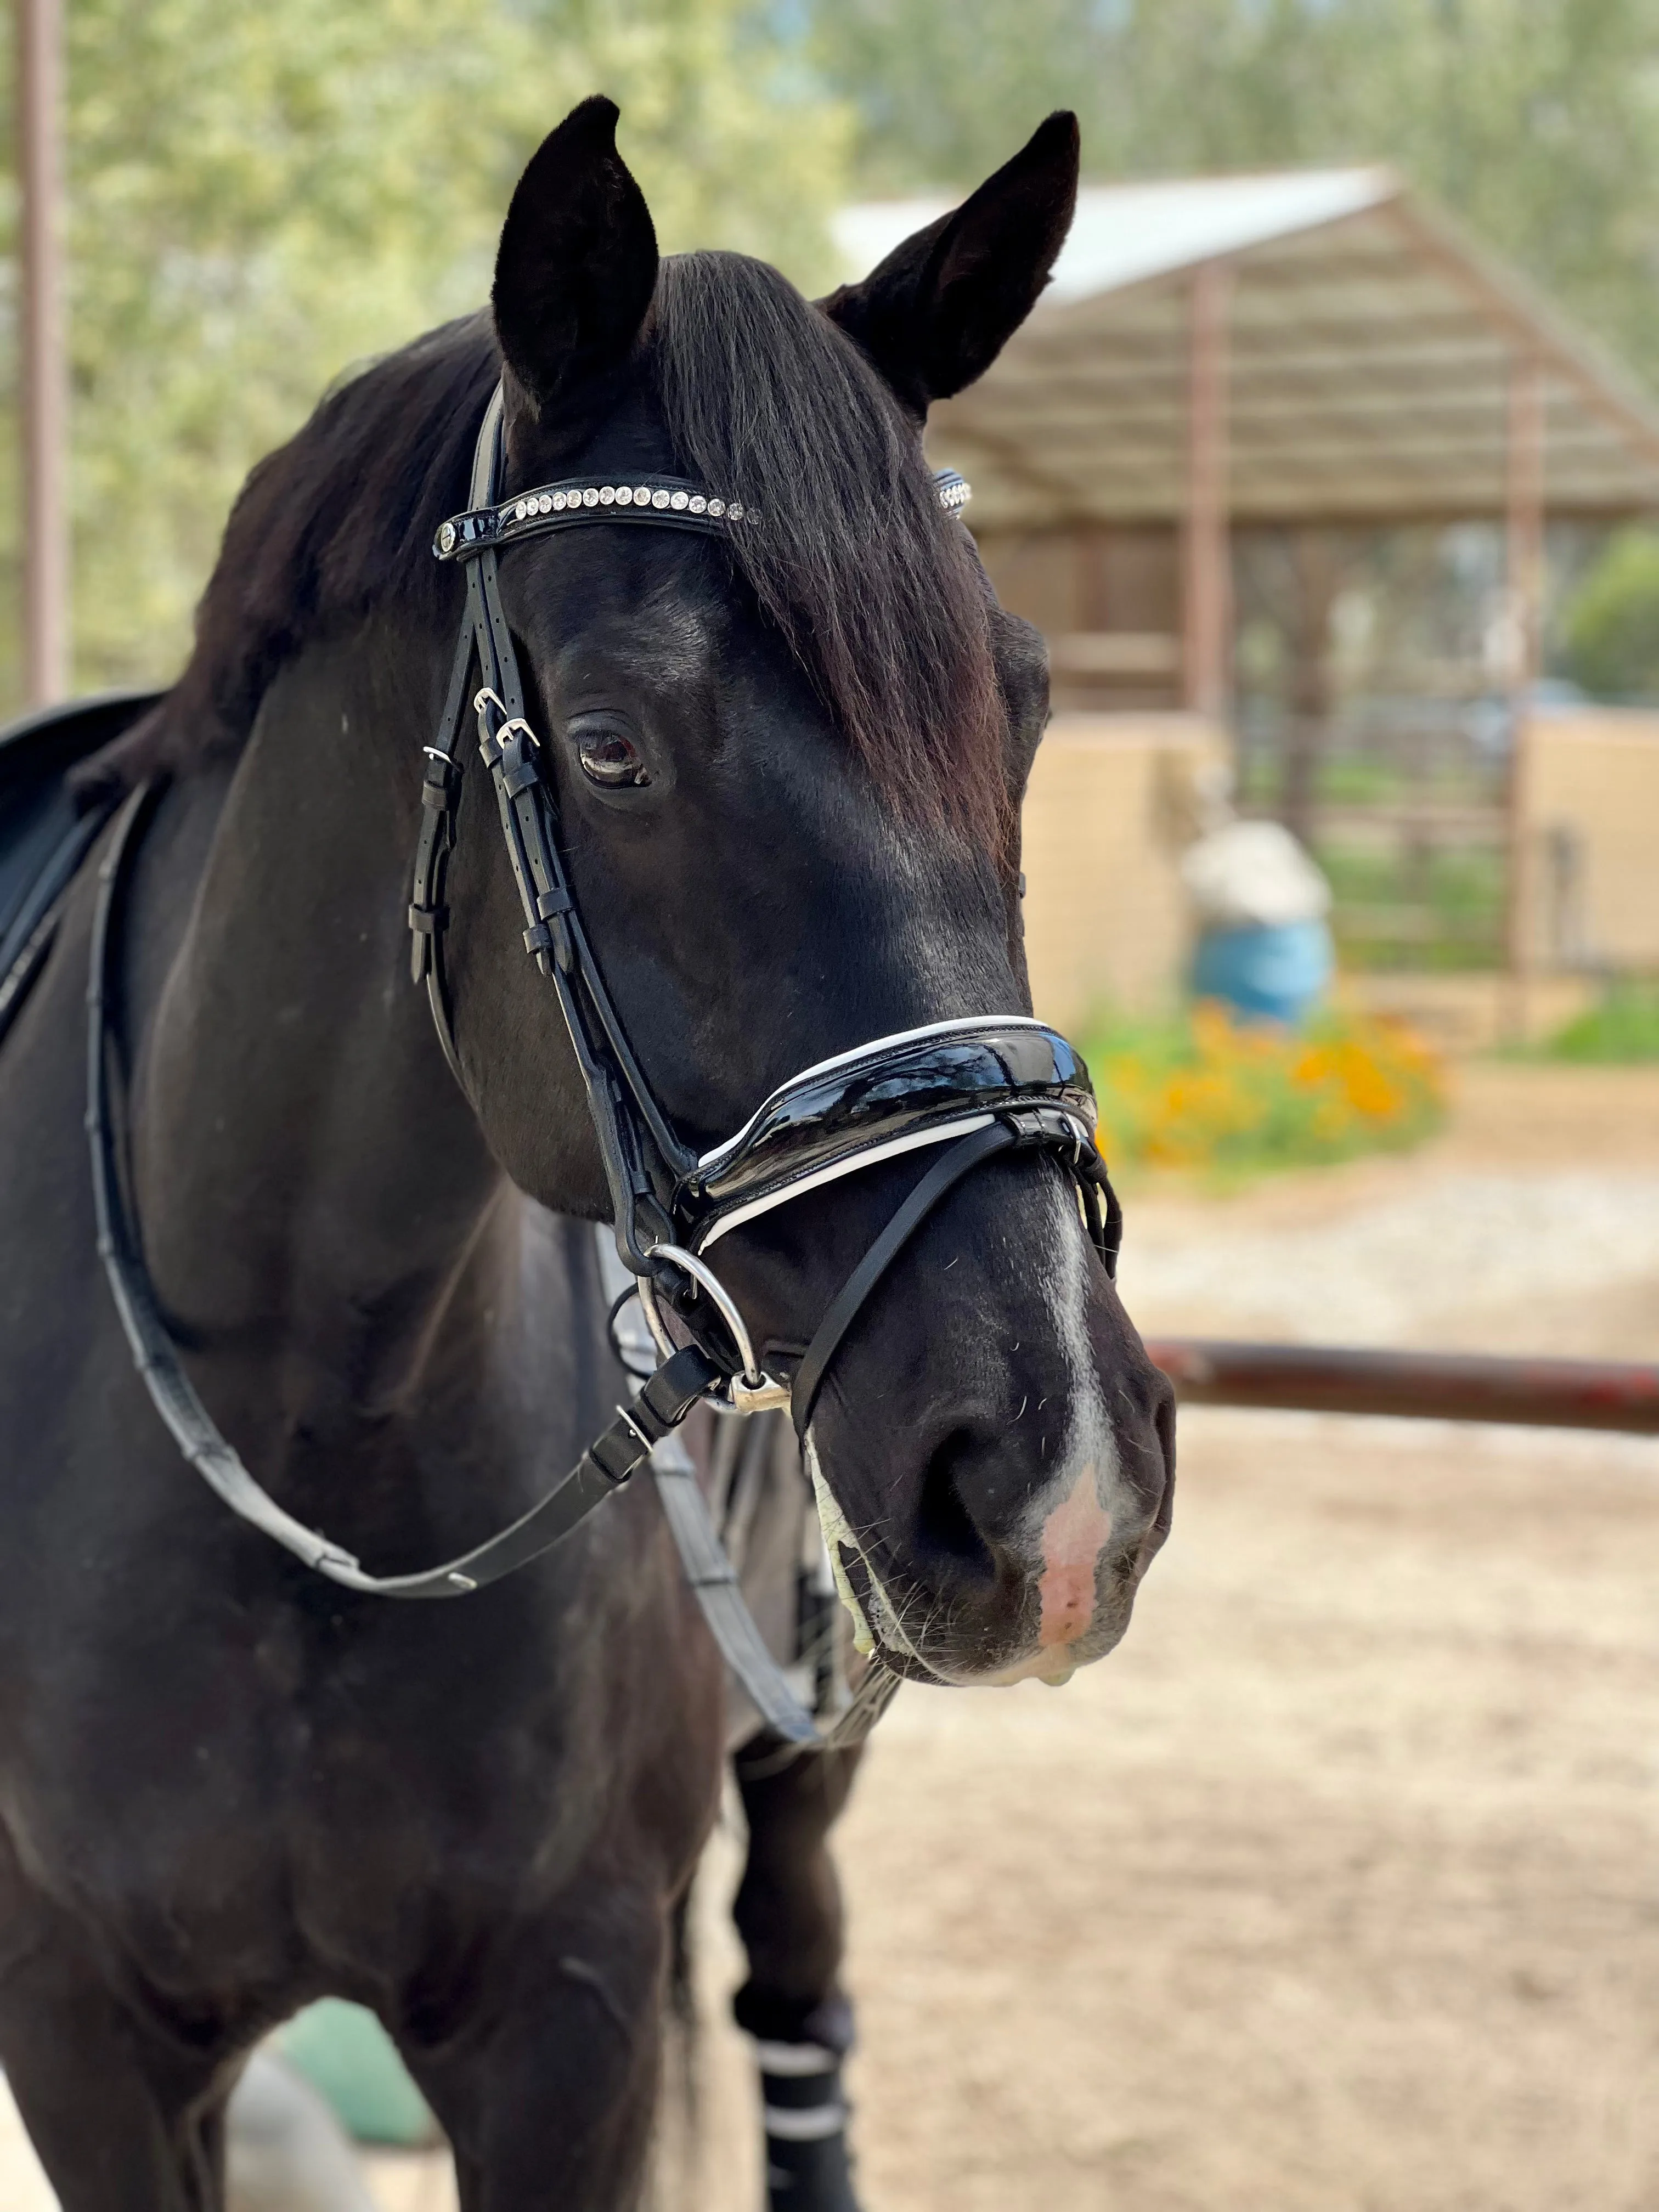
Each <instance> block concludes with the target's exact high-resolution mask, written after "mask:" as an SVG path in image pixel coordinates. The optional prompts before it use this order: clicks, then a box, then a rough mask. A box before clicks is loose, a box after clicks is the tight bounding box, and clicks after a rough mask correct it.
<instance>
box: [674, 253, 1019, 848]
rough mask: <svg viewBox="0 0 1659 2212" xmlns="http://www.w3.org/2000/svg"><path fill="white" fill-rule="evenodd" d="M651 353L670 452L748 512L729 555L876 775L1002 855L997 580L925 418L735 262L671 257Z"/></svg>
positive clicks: (781, 285) (817, 320) (835, 336)
mask: <svg viewBox="0 0 1659 2212" xmlns="http://www.w3.org/2000/svg"><path fill="white" fill-rule="evenodd" d="M650 345H651V351H652V356H653V368H654V371H655V379H656V383H657V387H658V392H659V398H660V401H661V404H662V406H663V408H664V409H665V412H666V415H667V417H668V425H669V431H670V435H671V438H672V440H673V441H674V444H675V447H676V448H677V449H678V453H679V454H680V455H681V457H682V459H683V460H684V465H686V467H687V469H688V470H689V471H690V474H692V475H693V476H695V477H697V478H698V480H699V481H700V482H702V483H706V484H708V487H709V489H711V490H714V491H718V492H720V494H722V495H724V496H725V497H726V498H737V499H738V500H740V501H742V502H743V505H744V507H745V508H746V509H747V510H749V518H750V519H749V520H746V521H745V522H744V526H743V527H742V528H741V530H738V531H734V532H732V535H731V542H732V554H733V558H734V560H735V561H736V563H737V565H738V568H739V570H740V571H741V573H742V574H744V577H745V578H746V580H747V581H748V583H749V585H750V588H751V589H752V590H753V592H754V593H755V596H756V598H757V600H758V601H759V603H760V605H761V606H762V608H763V611H765V613H766V615H767V616H768V617H769V619H770V620H771V621H772V622H773V623H775V625H776V626H777V628H778V629H780V630H781V632H782V633H783V635H784V636H785V637H786V638H787V640H788V642H789V644H790V646H791V647H792V649H793V652H794V653H795V655H796V657H797V659H799V661H800V662H801V664H802V665H803V666H804V667H805V670H806V671H807V673H808V675H809V676H810V677H811V680H812V682H813V684H814V686H815V688H816V690H817V693H818V695H819V696H820V698H821V699H822V700H823V702H824V704H825V706H826V707H827V708H829V712H830V713H831V714H832V715H833V716H834V717H835V719H836V722H837V723H838V725H839V726H840V727H841V729H842V732H843V733H844V734H845V736H846V738H847V740H848V744H850V745H851V746H852V748H853V750H854V752H855V753H856V755H857V756H858V757H859V758H860V760H861V761H862V762H863V763H864V764H865V765H866V768H867V769H868V770H869V773H870V775H871V776H872V780H873V781H875V782H876V784H877V785H878V787H879V788H881V789H882V790H883V791H884V793H887V794H888V795H889V796H890V797H891V798H892V799H894V800H895V801H896V802H897V803H898V804H899V805H901V806H902V808H903V810H904V811H906V812H907V813H908V815H910V816H911V817H913V818H918V817H919V818H920V819H921V820H923V821H928V820H932V821H933V822H934V823H951V824H953V825H954V826H955V827H957V829H960V830H963V831H965V832H966V833H968V834H969V836H971V837H972V838H973V839H974V841H975V842H976V843H981V844H985V845H990V846H1000V844H1001V843H1002V842H1003V838H1004V835H1005V832H1006V823H1005V822H1004V820H1003V815H1004V811H1005V810H1006V805H1007V797H1006V793H1007V783H1006V775H1005V774H1004V770H1003V765H1002V757H1001V752H1002V738H1003V711H1002V708H1001V704H1000V696H999V693H998V689H997V680H996V672H995V667H994V662H993V659H992V655H991V647H990V631H989V620H988V615H987V600H986V592H985V587H984V584H983V580H982V578H981V574H980V572H979V568H978V565H977V563H976V562H975V559H974V556H973V551H972V547H971V544H970V541H969V538H968V537H967V534H966V532H964V531H963V528H962V526H961V524H960V523H959V522H957V520H954V518H952V517H951V516H950V515H948V514H946V513H945V512H944V511H943V509H942V508H941V507H940V506H939V498H938V495H937V493H936V491H935V489H934V486H933V479H932V477H931V475H930V474H929V471H928V469H927V463H926V461H925V459H923V456H922V451H921V439H920V437H919V435H917V431H916V428H915V423H914V422H912V421H911V419H910V418H909V417H908V416H907V415H906V414H905V413H904V411H903V410H902V408H901V407H900V405H899V404H898V402H897V400H896V398H894V397H893V395H892V393H891V392H890V391H889V390H888V388H887V386H886V385H885V384H884V382H883V381H882V380H881V378H880V377H879V375H878V374H877V372H876V370H875V369H874V368H872V366H871V364H870V362H868V360H867V359H866V356H864V354H863V353H862V352H861V351H860V349H859V348H858V347H857V346H856V345H855V344H854V343H853V341H852V340H851V339H850V338H848V337H846V336H845V335H844V334H843V333H842V331H840V330H839V329H837V328H836V325H835V324H833V323H832V322H831V321H830V320H829V318H828V317H827V316H826V315H823V314H822V313H819V312H818V310H817V308H815V307H811V305H809V303H808V302H807V301H805V299H803V298H802V296H801V295H800V294H799V292H797V291H796V290H795V289H794V287H793V285H792V284H790V283H788V281H787V279H786V278H785V277H783V276H780V275H779V273H778V271H777V270H775V269H773V268H770V267H769V266H768V264H766V263H764V262H761V261H753V260H750V259H749V258H747V257H745V256H744V255H741V254H735V253H688V254H679V255H676V256H674V257H672V258H670V259H668V260H665V262H664V263H663V264H662V267H661V270H660V271H659V276H658V281H657V293H656V299H655V301H654V312H653V318H652V321H651V325H650Z"/></svg>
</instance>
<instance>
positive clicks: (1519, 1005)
mask: <svg viewBox="0 0 1659 2212" xmlns="http://www.w3.org/2000/svg"><path fill="white" fill-rule="evenodd" d="M1507 432H1508V435H1507V439H1506V451H1505V456H1504V584H1505V591H1506V595H1507V598H1508V601H1509V610H1508V611H1509V623H1508V628H1509V633H1510V671H1509V677H1510V760H1509V776H1508V783H1507V787H1506V789H1505V793H1504V814H1505V835H1504V858H1505V870H1504V876H1505V882H1504V950H1505V953H1506V956H1507V961H1508V967H1509V979H1510V989H1509V1005H1508V1007H1507V1009H1506V1014H1505V1024H1504V1026H1505V1028H1506V1029H1507V1030H1508V1031H1509V1033H1510V1039H1511V1041H1512V1042H1516V1043H1520V1042H1524V1041H1525V1037H1526V1031H1527V977H1528V969H1529V967H1530V965H1531V959H1532V944H1531V936H1532V909H1531V892H1532V886H1531V882H1530V867H1529V860H1530V854H1529V836H1528V822H1527V799H1528V791H1527V752H1528V742H1527V740H1528V719H1529V716H1530V712H1531V695H1532V688H1533V685H1534V684H1535V683H1536V682H1537V681H1538V673H1539V668H1540V665H1541V658H1542V640H1543V629H1544V379H1543V374H1542V371H1541V368H1540V365H1539V363H1538V362H1537V360H1536V359H1535V358H1534V356H1531V355H1524V354H1523V355H1521V356H1517V358H1516V361H1515V362H1514V363H1513V365H1512V366H1511V368H1510V388H1509V419H1508V424H1507Z"/></svg>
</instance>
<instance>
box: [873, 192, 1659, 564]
mask: <svg viewBox="0 0 1659 2212" xmlns="http://www.w3.org/2000/svg"><path fill="white" fill-rule="evenodd" d="M951 204H952V202H951V199H950V198H949V197H931V198H922V199H911V200H890V201H881V202H876V203H871V204H866V205H863V206H858V207H851V208H848V209H845V210H842V214H841V215H840V216H839V217H838V218H837V219H836V244H837V246H838V249H839V251H840V252H841V255H842V259H843V261H844V263H845V264H846V267H847V270H848V274H849V275H858V274H862V273H863V272H864V271H866V270H868V269H870V268H871V267H872V266H873V264H875V263H876V262H877V261H878V260H879V259H880V258H882V256H883V255H884V253H886V252H889V251H890V248H891V247H892V246H896V244H897V243H898V242H899V240H901V239H902V238H904V237H906V236H907V235H908V234H909V233H910V232H911V231H913V230H915V229H917V228H920V227H921V225H923V224H924V223H927V222H932V221H933V219H934V218H935V217H936V216H939V215H940V214H942V213H943V212H944V211H945V209H946V208H948V207H949V206H951ZM1217 264H1219V265H1221V266H1222V267H1224V268H1225V270H1227V271H1228V272H1229V275H1228V291H1227V326H1228V327H1227V337H1226V356H1227V371H1226V393H1227V439H1228V445H1229V467H1228V493H1227V504H1228V507H1229V508H1230V510H1231V515H1232V517H1233V519H1234V520H1236V521H1238V522H1250V521H1278V520H1282V521H1291V520H1294V521H1316V520H1352V521H1389V520H1419V519H1421V520H1432V519H1454V518H1463V517H1473V516H1480V515H1487V514H1493V513H1501V512H1502V511H1503V509H1504V501H1505V456H1506V448H1507V444H1508V427H1509V422H1508V417H1509V404H1510V389H1511V377H1512V371H1513V369H1514V368H1515V367H1516V364H1517V363H1518V362H1533V363H1535V364H1536V366H1537V368H1538V370H1539V372H1540V374H1541V379H1542V391H1543V399H1544V428H1545V441H1544V455H1543V466H1544V478H1543V486H1542V489H1543V494H1544V504H1545V506H1546V507H1547V509H1548V510H1549V511H1550V512H1552V513H1601V514H1614V513H1632V512H1638V511H1641V510H1643V509H1646V508H1659V406H1656V404H1655V403H1654V402H1653V401H1652V400H1650V398H1647V397H1646V396H1645V394H1644V393H1643V392H1642V391H1641V390H1640V388H1639V387H1638V386H1637V385H1636V383H1635V382H1634V380H1632V378H1631V377H1630V376H1629V375H1628V374H1626V372H1624V371H1623V370H1621V369H1620V368H1619V366H1618V365H1617V364H1616V363H1615V362H1613V361H1612V360H1611V359H1610V358H1609V357H1608V356H1607V355H1606V354H1605V353H1604V352H1603V351H1602V350H1601V348H1600V347H1599V346H1598V345H1596V343H1595V342H1594V341H1593V340H1591V339H1590V338H1589V337H1586V336H1585V335H1584V334H1583V332H1582V331H1578V330H1577V329H1576V328H1574V327H1573V325H1571V323H1570V322H1569V321H1568V320H1567V319H1565V318H1564V317H1563V316H1562V315H1561V314H1559V313H1558V312H1557V311H1555V310H1554V309H1553V308H1552V307H1549V306H1548V305H1547V304H1546V303H1545V302H1544V301H1542V300H1541V298H1540V297H1539V295H1537V294H1536V292H1535V291H1534V289H1533V288H1532V287H1531V285H1530V284H1529V283H1528V282H1527V281H1526V280H1525V279H1524V278H1522V277H1521V276H1518V275H1517V274H1516V272H1515V271H1514V270H1511V269H1510V268H1508V267H1506V266H1505V265H1504V264H1502V263H1501V262H1499V261H1498V260H1497V259H1496V258H1494V257H1493V256H1492V255H1491V254H1490V253H1488V252H1486V251H1485V250H1484V249H1482V248H1480V247H1478V246H1474V245H1473V244H1472V243H1471V242H1470V241H1469V240H1468V238H1467V237H1465V236H1464V235H1463V234H1462V233H1461V232H1460V231H1459V230H1457V229H1456V228H1455V227H1454V226H1453V225H1451V224H1450V223H1449V222H1448V221H1447V220H1446V218H1445V217H1444V216H1441V215H1439V214H1437V213H1434V212H1431V210H1429V209H1428V208H1426V207H1425V205H1424V204H1423V203H1422V202H1421V201H1420V200H1419V199H1417V198H1415V197H1413V195H1412V194H1411V193H1410V192H1409V191H1407V189H1406V187H1405V185H1403V184H1402V182H1401V179H1399V178H1398V177H1397V176H1396V175H1395V174H1394V173H1393V172H1391V171H1390V170H1388V169H1383V168H1376V167H1368V168H1352V169H1324V170H1304V171H1291V172H1286V173H1279V174H1268V175H1260V176H1241V177H1206V178H1198V179H1180V180H1176V181H1173V182H1170V183H1158V184H1134V185H1094V186H1091V187H1087V188H1085V190H1084V191H1082V192H1081V193H1080V194H1079V200H1078V211H1077V220H1076V222H1075V223H1074V225H1073V230H1072V234H1071V236H1070V238H1069V239H1068V240H1067V241H1066V247H1065V250H1064V252H1062V253H1061V255H1060V262H1059V264H1058V266H1057V268H1056V270H1055V272H1054V282H1053V283H1052V284H1051V285H1050V287H1049V289H1048V291H1047V292H1046V293H1045V294H1044V295H1043V297H1042V301H1041V302H1040V303H1039V305H1038V307H1037V308H1036V312H1035V313H1033V314H1032V316H1031V318H1030V320H1029V322H1028V323H1027V324H1026V325H1025V327H1024V329H1023V330H1022V331H1020V332H1019V333H1018V335H1017V336H1016V337H1015V338H1014V339H1013V340H1012V343H1010V344H1009V346H1008V348H1007V349H1006V352H1005V353H1004V354H1003V356H1002V357H1001V359H1000V361H999V362H997V363H996V365H995V366H994V368H992V369H991V370H990V372H989V373H988V374H987V375H986V376H985V377H984V378H982V379H981V381H980V382H979V383H978V384H977V385H975V386H972V387H971V388H970V389H969V391H967V392H964V393H963V394H962V395H961V396H960V397H959V398H957V399H954V400H951V401H949V402H947V403H945V404H942V405H940V406H939V407H937V408H936V409H935V410H934V411H933V420H932V423H931V426H930V429H929V434H928V445H929V449H930V451H931V452H932V453H933V455H934V457H935V459H936V461H937V462H938V463H939V464H945V463H949V464H951V465H954V466H956V467H958V468H961V469H962V470H963V471H964V472H965V473H966V474H967V475H968V476H969V477H971V478H972V480H973V485H974V505H973V508H972V510H971V513H972V519H973V520H974V523H975V527H978V528H983V527H986V526H991V527H996V526H1025V527H1030V526H1039V525H1042V524H1054V523H1063V522H1073V521H1090V520H1098V521H1103V522H1105V521H1133V520H1149V521H1150V520H1170V519H1173V518H1175V517H1177V516H1179V515H1180V514H1181V513H1182V511H1183V507H1184V506H1185V502H1186V497H1187V487H1188V442H1187V441H1188V380H1189V373H1190V358H1191V340H1190V334H1189V312H1188V303H1189V299H1190V295H1191V293H1192V288H1193V278H1194V275H1195V274H1196V272H1197V271H1199V270H1202V269H1205V268H1207V267H1212V266H1214V265H1217Z"/></svg>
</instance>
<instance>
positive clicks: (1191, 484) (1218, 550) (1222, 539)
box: [1182, 261, 1232, 718]
mask: <svg viewBox="0 0 1659 2212" xmlns="http://www.w3.org/2000/svg"><path fill="white" fill-rule="evenodd" d="M1231 291H1232V270H1231V268H1229V267H1228V265H1227V264H1225V262H1220V261H1206V263H1204V264H1203V265H1202V266H1201V267H1200V268H1199V269H1196V270H1194V272H1193V279H1192V285H1191V288H1190V289H1189V291H1188V359H1187V484H1186V512H1185V513H1184V515H1183V517H1182V647H1183V651H1182V663H1183V671H1182V672H1183V688H1184V690H1185V694H1186V702H1187V705H1188V708H1189V709H1190V710H1191V711H1192V712H1193V713H1194V714H1208V715H1212V716H1214V717H1216V718H1219V717H1220V716H1221V715H1222V714H1224V713H1225V710H1226V703H1227V675H1228V669H1227V662H1228V650H1227V648H1228V644H1229V635H1228V633H1229V630H1230V628H1231V614H1232V588H1231V586H1232V578H1231V573H1230V572H1231V556H1230V553H1229V540H1228V526H1227V525H1228V515H1227V308H1228V302H1229V299H1230V295H1231Z"/></svg>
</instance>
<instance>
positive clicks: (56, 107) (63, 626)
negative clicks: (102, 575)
mask: <svg viewBox="0 0 1659 2212" xmlns="http://www.w3.org/2000/svg"><path fill="white" fill-rule="evenodd" d="M15 4H16V9H17V147H18V167H19V179H18V181H19V185H20V195H21V211H20V221H19V229H20V234H21V256H20V258H21V264H22V319H21V332H20V349H19V350H20V356H21V358H20V363H19V366H20V370H21V374H20V379H19V381H20V385H21V400H22V423H21V428H22V447H23V453H22V461H23V530H24V539H23V668H24V686H25V690H26V692H27V698H28V703H29V704H30V705H31V706H45V705H46V704H48V703H49V702H51V701H52V700H54V699H61V698H62V697H63V696H64V694H65V692H66V691H67V690H68V689H69V667H70V635H69V598H70V522H69V483H68V447H69V380H68V368H67V363H66V360H65V355H64V304H63V163H62V136H63V92H64V63H63V19H62V15H61V10H60V0H15Z"/></svg>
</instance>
